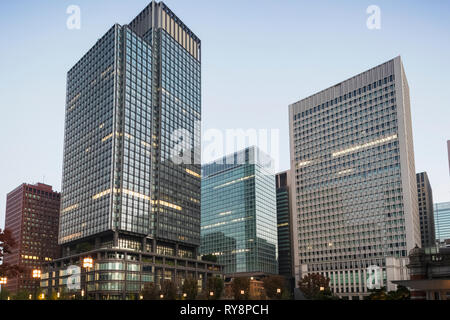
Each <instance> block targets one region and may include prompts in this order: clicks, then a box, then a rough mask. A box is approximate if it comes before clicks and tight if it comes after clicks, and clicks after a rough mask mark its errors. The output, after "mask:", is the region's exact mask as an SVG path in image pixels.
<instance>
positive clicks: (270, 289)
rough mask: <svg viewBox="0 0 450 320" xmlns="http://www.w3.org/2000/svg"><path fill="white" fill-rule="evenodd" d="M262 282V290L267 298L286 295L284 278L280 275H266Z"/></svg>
mask: <svg viewBox="0 0 450 320" xmlns="http://www.w3.org/2000/svg"><path fill="white" fill-rule="evenodd" d="M263 283H264V292H265V293H266V296H267V298H269V299H272V300H279V299H282V298H284V297H286V295H288V292H287V291H288V290H287V289H286V280H285V278H284V277H282V276H277V275H272V276H267V277H265V278H264V279H263ZM278 291H280V292H278Z"/></svg>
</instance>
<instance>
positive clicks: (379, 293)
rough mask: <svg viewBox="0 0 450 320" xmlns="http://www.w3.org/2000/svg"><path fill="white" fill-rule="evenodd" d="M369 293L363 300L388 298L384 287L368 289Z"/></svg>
mask: <svg viewBox="0 0 450 320" xmlns="http://www.w3.org/2000/svg"><path fill="white" fill-rule="evenodd" d="M369 292H370V294H369V295H368V296H367V297H365V298H364V300H388V295H387V293H386V288H385V287H383V288H380V289H372V290H369Z"/></svg>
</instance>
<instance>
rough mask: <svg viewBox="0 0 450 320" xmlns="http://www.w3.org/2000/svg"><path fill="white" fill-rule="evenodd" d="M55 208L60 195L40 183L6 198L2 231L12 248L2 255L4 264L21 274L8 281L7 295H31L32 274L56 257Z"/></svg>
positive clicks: (19, 189) (56, 224) (14, 192)
mask: <svg viewBox="0 0 450 320" xmlns="http://www.w3.org/2000/svg"><path fill="white" fill-rule="evenodd" d="M59 207H60V194H59V193H58V192H54V191H53V190H52V187H51V186H48V185H44V184H41V183H38V184H37V185H31V184H23V185H21V186H19V187H18V188H16V189H15V190H13V191H12V192H10V193H9V194H8V195H7V200H6V217H5V218H6V221H5V228H6V229H8V230H10V231H11V232H12V237H13V239H14V240H15V241H16V247H14V248H13V249H12V252H11V253H9V254H5V259H4V263H6V264H9V265H17V266H19V267H21V268H23V270H24V272H23V274H22V275H20V276H19V277H18V278H11V279H8V283H7V285H6V288H7V289H8V290H9V291H10V292H13V293H16V292H18V291H20V290H26V291H28V292H31V291H32V290H33V289H34V288H35V287H38V286H39V285H38V283H37V282H36V280H35V279H33V278H32V276H31V275H32V270H33V269H39V268H40V267H41V266H42V264H43V263H46V262H48V261H52V260H53V259H55V258H58V257H59V255H60V248H59V246H58V239H57V232H58V219H59Z"/></svg>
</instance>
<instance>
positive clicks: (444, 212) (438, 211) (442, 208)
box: [434, 202, 450, 243]
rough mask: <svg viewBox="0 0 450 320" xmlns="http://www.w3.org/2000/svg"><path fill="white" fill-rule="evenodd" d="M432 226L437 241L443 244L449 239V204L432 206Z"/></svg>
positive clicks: (443, 203)
mask: <svg viewBox="0 0 450 320" xmlns="http://www.w3.org/2000/svg"><path fill="white" fill-rule="evenodd" d="M434 224H435V229H436V240H437V241H439V242H440V243H444V242H445V240H448V239H450V202H441V203H435V204H434Z"/></svg>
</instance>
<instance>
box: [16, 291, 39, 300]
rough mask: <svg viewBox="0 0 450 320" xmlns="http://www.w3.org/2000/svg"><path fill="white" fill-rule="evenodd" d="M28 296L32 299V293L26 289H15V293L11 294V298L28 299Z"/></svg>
mask: <svg viewBox="0 0 450 320" xmlns="http://www.w3.org/2000/svg"><path fill="white" fill-rule="evenodd" d="M30 296H31V298H32V299H34V293H31V292H30V291H27V290H20V291H17V293H16V294H15V295H13V297H12V300H30Z"/></svg>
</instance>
